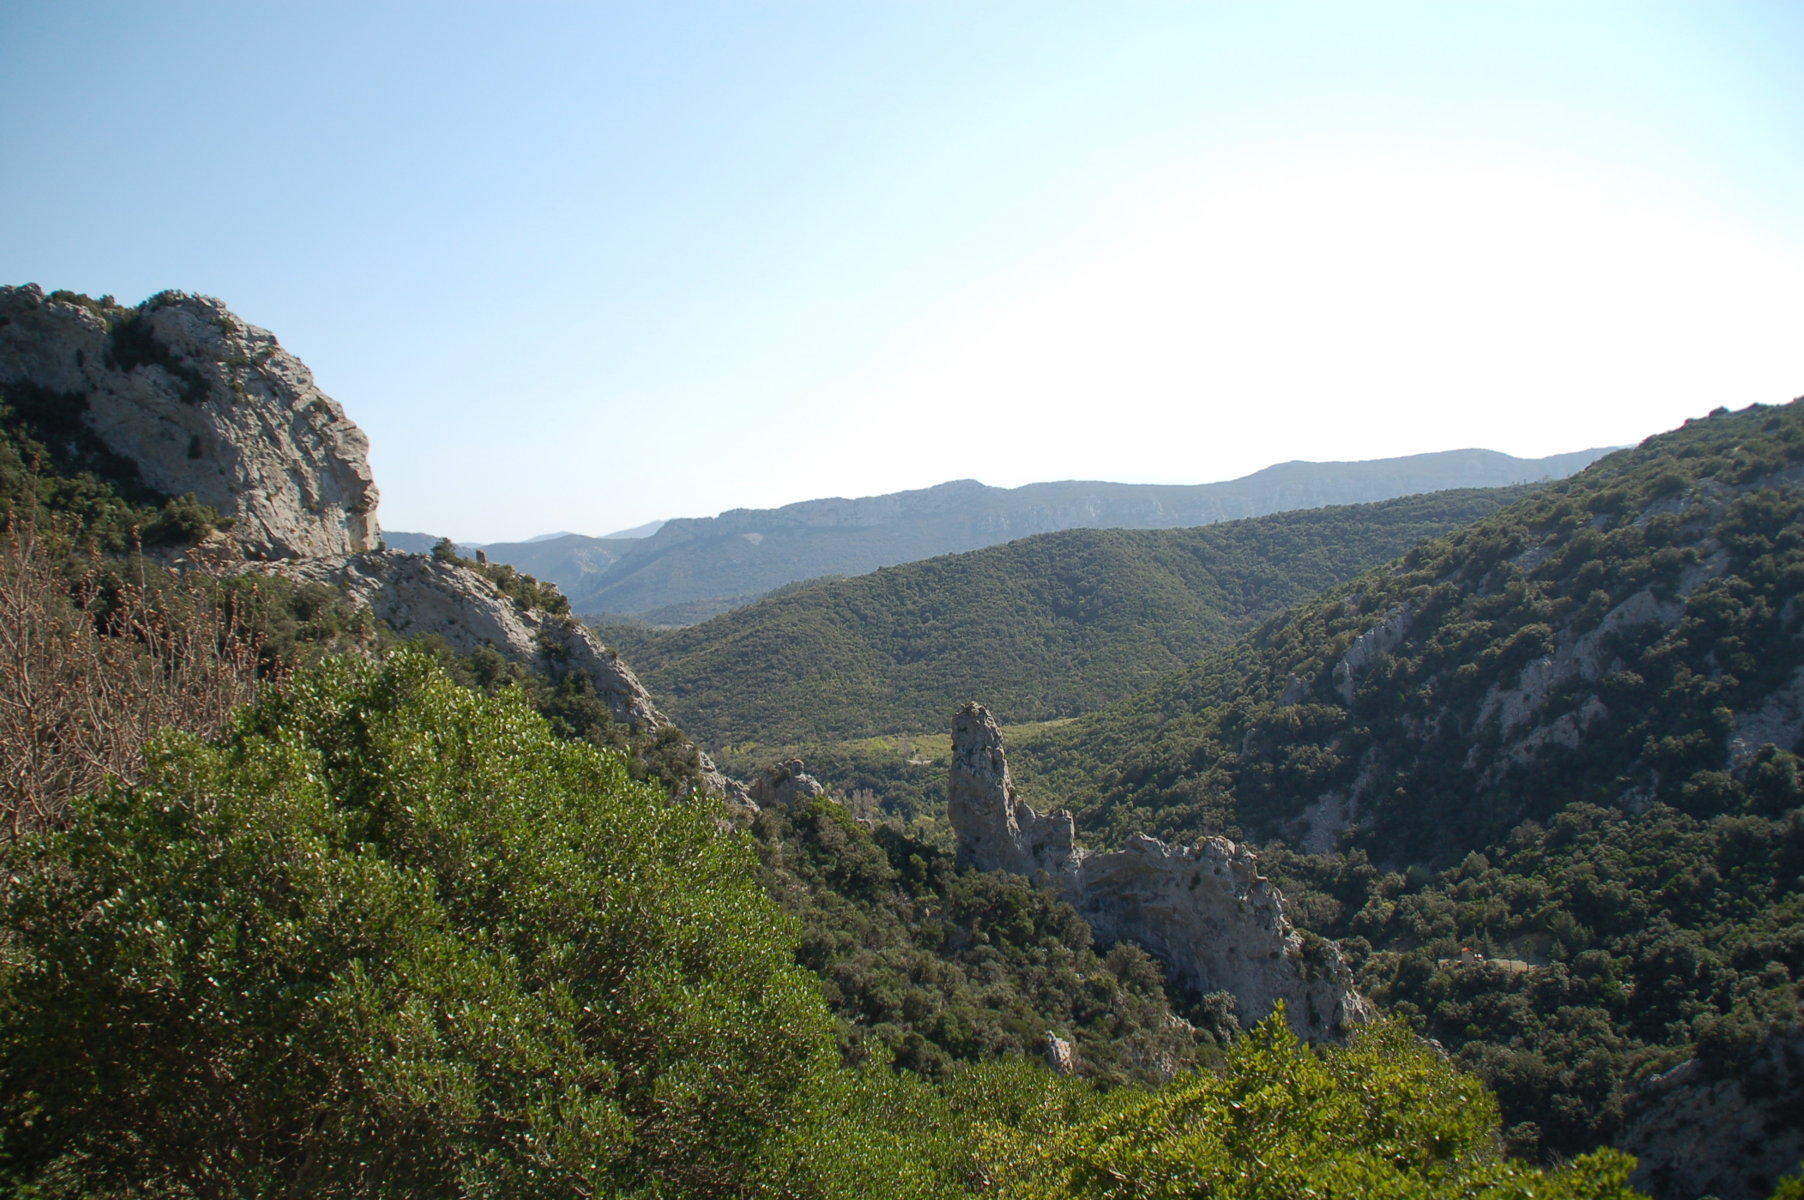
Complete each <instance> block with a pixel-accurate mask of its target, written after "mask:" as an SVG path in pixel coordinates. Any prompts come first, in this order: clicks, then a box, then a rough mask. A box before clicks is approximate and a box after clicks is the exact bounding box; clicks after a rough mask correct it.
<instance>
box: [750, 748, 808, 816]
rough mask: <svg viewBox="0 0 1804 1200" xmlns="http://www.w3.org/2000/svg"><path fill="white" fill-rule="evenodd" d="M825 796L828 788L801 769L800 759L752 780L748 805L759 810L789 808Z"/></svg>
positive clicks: (782, 764) (790, 760) (779, 764)
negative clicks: (750, 804) (754, 806)
mask: <svg viewBox="0 0 1804 1200" xmlns="http://www.w3.org/2000/svg"><path fill="white" fill-rule="evenodd" d="M826 794H827V789H826V788H825V787H823V786H821V781H820V780H818V779H816V778H815V777H814V776H812V775H810V774H808V773H806V772H805V771H803V770H802V760H801V759H799V758H792V759H789V760H788V761H786V762H780V763H776V764H774V765H772V766H768V767H766V768H764V770H763V772H762V773H761V774H760V775H759V776H758V778H756V779H754V780H752V784H751V788H750V789H749V798H750V799H751V802H752V803H753V804H756V805H757V806H758V807H759V808H770V807H772V806H775V807H777V808H788V807H789V806H790V805H792V804H796V803H798V802H800V801H805V800H812V799H814V798H815V797H817V796H825V795H826Z"/></svg>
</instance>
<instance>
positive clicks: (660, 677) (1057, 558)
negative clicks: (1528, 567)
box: [604, 488, 1526, 746]
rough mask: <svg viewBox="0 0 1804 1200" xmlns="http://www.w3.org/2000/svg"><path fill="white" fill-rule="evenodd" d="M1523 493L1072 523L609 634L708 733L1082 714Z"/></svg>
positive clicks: (686, 718) (727, 740) (840, 733)
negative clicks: (982, 713) (1170, 524)
mask: <svg viewBox="0 0 1804 1200" xmlns="http://www.w3.org/2000/svg"><path fill="white" fill-rule="evenodd" d="M1524 494H1526V491H1525V489H1522V488H1513V489H1512V488H1498V489H1485V490H1477V489H1469V490H1460V491H1448V492H1434V493H1431V494H1428V495H1423V496H1409V497H1405V498H1403V499H1400V500H1387V501H1383V502H1380V503H1377V504H1365V505H1352V506H1346V507H1339V508H1319V509H1310V510H1306V511H1301V512H1289V513H1280V514H1276V515H1273V516H1265V517H1254V518H1250V519H1248V520H1244V521H1228V522H1223V523H1220V524H1215V525H1209V526H1205V527H1202V528H1197V529H1171V530H1124V529H1114V530H1097V529H1081V530H1068V531H1066V532H1062V533H1049V534H1041V535H1038V536H1035V537H1029V538H1023V539H1021V540H1019V541H1015V542H1010V543H1008V544H1007V545H1003V546H994V547H990V548H988V549H984V550H976V551H972V552H970V553H968V554H955V555H948V556H945V557H941V558H935V559H929V560H927V561H925V562H918V563H909V564H906V565H904V566H899V567H890V568H885V569H883V570H879V571H876V572H873V573H871V574H869V575H862V576H859V577H857V578H853V579H840V580H828V581H823V582H821V583H818V584H813V585H798V586H797V587H796V588H794V589H793V590H791V591H790V592H789V593H788V594H785V595H782V596H779V597H774V598H772V599H769V600H765V601H762V602H760V603H758V604H754V605H750V606H748V607H746V608H743V609H738V610H735V611H734V612H731V613H727V614H724V615H722V616H720V617H716V618H715V619H713V620H711V621H707V622H704V623H703V624H701V625H696V626H692V627H690V628H687V629H677V630H669V631H665V632H659V633H652V634H649V635H647V634H643V633H640V634H635V633H634V632H633V631H620V630H612V629H610V630H606V631H604V632H606V633H608V634H610V635H613V634H621V635H623V637H624V640H623V642H622V644H623V648H624V650H625V651H626V653H627V655H628V657H629V658H630V659H631V660H632V662H633V665H634V667H635V669H636V670H637V671H638V672H639V675H640V678H641V679H643V680H644V681H645V683H646V684H647V686H648V687H650V688H651V690H652V692H653V693H654V694H655V695H656V696H658V698H659V701H660V703H661V704H663V705H664V706H665V707H666V708H667V709H668V710H669V711H670V712H671V713H672V714H673V716H675V718H676V719H677V720H678V721H680V722H681V723H682V724H683V726H684V728H686V729H687V730H688V731H689V732H690V733H691V734H692V735H694V736H695V737H696V738H697V739H698V740H700V741H701V742H702V743H703V744H704V745H709V746H721V745H725V744H731V743H746V742H751V743H758V744H763V745H772V744H776V745H782V744H785V743H794V742H800V741H804V740H841V739H847V738H857V737H868V736H873V735H877V734H883V733H891V732H895V731H898V730H903V731H913V730H938V729H940V728H941V726H942V725H943V723H944V722H945V720H946V719H947V714H948V713H950V712H951V710H952V708H953V707H954V706H955V705H956V704H957V702H958V701H960V700H963V699H968V698H970V697H972V696H981V697H984V698H986V702H988V703H993V704H995V705H997V706H998V707H1002V708H1004V709H1005V711H1008V712H1009V713H1010V714H1011V718H1012V719H1014V720H1020V721H1034V720H1045V719H1048V718H1055V717H1065V716H1071V715H1074V714H1077V713H1082V712H1087V711H1090V710H1092V709H1095V708H1099V707H1101V706H1102V705H1104V704H1106V703H1108V702H1110V701H1113V700H1116V699H1119V698H1121V697H1124V696H1127V695H1130V694H1132V693H1133V692H1135V691H1136V690H1138V689H1139V688H1141V687H1144V686H1145V685H1146V684H1148V683H1150V682H1151V681H1152V680H1154V679H1155V678H1157V677H1158V676H1159V675H1161V674H1163V673H1165V672H1168V671H1171V670H1174V669H1176V668H1178V667H1180V666H1182V665H1183V664H1185V663H1188V662H1191V661H1193V660H1195V659H1196V658H1198V657H1200V656H1201V655H1202V654H1203V653H1205V652H1206V651H1208V650H1210V649H1212V648H1214V647H1216V646H1220V645H1223V644H1225V643H1227V642H1228V641H1229V640H1230V639H1231V638H1233V637H1234V636H1235V635H1236V634H1238V633H1240V632H1243V631H1244V630H1246V629H1248V628H1250V627H1251V626H1252V625H1253V624H1255V623H1256V622H1258V621H1259V620H1262V619H1264V618H1265V617H1267V616H1269V615H1271V614H1273V613H1275V612H1277V611H1279V610H1280V609H1282V608H1284V607H1286V606H1287V605H1290V604H1294V603H1296V602H1298V601H1299V600H1302V599H1304V598H1306V597H1308V596H1311V595H1314V594H1315V593H1317V592H1319V591H1322V590H1323V589H1325V588H1327V587H1330V586H1332V585H1333V584H1335V583H1338V582H1340V581H1342V580H1344V579H1347V578H1349V577H1350V576H1352V575H1353V574H1356V573H1357V572H1359V571H1361V570H1363V569H1365V568H1366V567H1368V566H1370V565H1372V564H1374V563H1378V562H1383V561H1385V560H1387V559H1390V558H1393V557H1395V556H1396V555H1398V554H1401V553H1402V552H1403V551H1404V550H1406V549H1408V548H1409V547H1410V546H1413V545H1414V544H1416V543H1417V542H1419V541H1421V540H1423V539H1424V538H1428V537H1432V536H1434V535H1436V534H1439V533H1443V532H1445V531H1447V530H1449V529H1452V528H1455V527H1457V526H1459V525H1463V524H1465V523H1467V522H1469V521H1472V520H1476V519H1477V518H1478V517H1481V516H1483V515H1485V514H1487V513H1490V512H1493V511H1495V510H1496V509H1497V508H1499V507H1501V506H1502V505H1504V504H1506V503H1508V502H1510V501H1512V500H1515V499H1517V498H1519V497H1520V496H1522V495H1524Z"/></svg>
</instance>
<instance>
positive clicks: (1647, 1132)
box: [1615, 1025, 1804, 1200]
mask: <svg viewBox="0 0 1804 1200" xmlns="http://www.w3.org/2000/svg"><path fill="white" fill-rule="evenodd" d="M1615 1144H1616V1145H1617V1146H1618V1147H1619V1148H1621V1149H1623V1150H1626V1151H1628V1152H1629V1153H1630V1154H1633V1155H1634V1156H1635V1158H1636V1161H1637V1164H1638V1165H1637V1167H1636V1169H1635V1174H1634V1176H1633V1177H1632V1179H1631V1181H1630V1182H1632V1183H1633V1184H1634V1185H1635V1187H1637V1188H1640V1189H1641V1190H1643V1191H1646V1192H1648V1193H1649V1194H1650V1195H1653V1196H1655V1197H1657V1198H1658V1200H1681V1198H1688V1197H1691V1196H1704V1195H1712V1196H1717V1197H1720V1198H1721V1200H1760V1198H1761V1197H1764V1196H1768V1195H1770V1194H1772V1191H1773V1188H1774V1187H1775V1186H1776V1185H1777V1184H1778V1182H1779V1177H1780V1176H1781V1175H1784V1174H1786V1173H1787V1172H1790V1171H1792V1170H1794V1169H1795V1168H1796V1167H1797V1165H1798V1163H1799V1162H1801V1161H1804V1026H1796V1025H1794V1026H1790V1027H1788V1028H1781V1029H1775V1030H1768V1031H1767V1033H1766V1036H1764V1037H1763V1038H1762V1039H1761V1040H1760V1041H1759V1042H1758V1043H1757V1044H1756V1045H1755V1046H1753V1047H1752V1048H1751V1049H1750V1050H1749V1051H1748V1062H1747V1063H1746V1064H1745V1065H1743V1066H1741V1067H1739V1068H1738V1069H1737V1070H1735V1071H1733V1072H1731V1073H1724V1072H1720V1071H1712V1070H1711V1069H1710V1067H1709V1065H1708V1064H1706V1063H1705V1062H1703V1061H1701V1060H1699V1059H1695V1058H1693V1059H1687V1060H1686V1061H1685V1062H1683V1063H1680V1064H1679V1065H1678V1066H1676V1067H1674V1068H1673V1069H1672V1070H1670V1071H1668V1072H1666V1073H1665V1074H1664V1075H1661V1076H1658V1077H1657V1078H1655V1079H1653V1080H1651V1081H1650V1082H1648V1083H1647V1084H1645V1085H1643V1086H1642V1087H1641V1088H1639V1089H1638V1090H1637V1091H1636V1092H1635V1094H1634V1095H1632V1096H1631V1097H1630V1100H1629V1105H1628V1112H1627V1113H1626V1116H1625V1121H1624V1126H1623V1131H1622V1134H1621V1135H1620V1136H1619V1137H1618V1138H1617V1139H1616V1140H1615Z"/></svg>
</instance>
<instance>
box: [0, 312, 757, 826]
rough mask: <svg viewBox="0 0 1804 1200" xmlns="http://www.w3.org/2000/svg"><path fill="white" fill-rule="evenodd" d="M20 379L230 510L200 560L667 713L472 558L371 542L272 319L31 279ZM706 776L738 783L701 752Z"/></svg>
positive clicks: (69, 416)
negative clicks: (311, 589)
mask: <svg viewBox="0 0 1804 1200" xmlns="http://www.w3.org/2000/svg"><path fill="white" fill-rule="evenodd" d="M24 393H29V394H30V396H31V398H32V400H33V402H34V404H35V405H36V407H37V408H39V409H43V410H46V411H51V412H53V413H54V415H55V417H56V418H57V420H55V421H54V422H52V424H54V425H56V426H57V427H58V428H61V429H64V430H67V431H70V432H71V434H73V433H74V432H76V431H83V432H85V434H87V435H91V436H92V437H93V438H96V439H98V441H99V442H100V443H101V444H102V445H103V446H104V447H105V449H106V450H107V451H108V452H109V453H110V454H111V455H113V456H115V457H116V459H117V460H121V461H123V462H124V463H125V464H127V469H128V471H129V472H135V475H136V478H135V479H134V480H133V481H132V482H134V483H136V484H138V485H141V486H142V487H144V488H147V489H149V490H151V491H152V492H158V493H162V494H165V495H170V496H179V495H184V494H192V495H194V497H195V498H196V499H198V500H200V501H202V502H204V503H206V504H210V505H212V506H213V507H214V508H215V509H217V510H218V511H219V513H220V515H221V516H223V517H227V518H230V519H231V524H230V527H229V530H228V531H227V533H226V536H225V537H224V538H223V539H221V540H220V542H219V544H212V545H209V547H208V549H209V551H210V553H209V554H208V555H207V557H208V558H209V560H210V561H213V562H215V563H216V564H218V563H219V560H220V559H222V558H223V559H225V560H227V561H226V563H225V564H222V565H226V566H228V567H229V566H230V560H231V559H234V558H241V559H245V560H248V561H245V562H243V563H241V564H240V565H239V566H238V567H237V568H236V569H242V570H254V571H263V572H266V573H272V574H282V575H286V576H290V577H293V578H298V579H308V580H313V581H317V582H320V583H325V584H328V585H331V586H333V587H335V588H337V589H339V590H341V591H342V592H344V593H345V594H346V595H347V596H349V597H351V598H352V599H354V600H356V601H358V602H359V603H361V604H364V605H366V606H368V607H369V608H370V609H372V610H373V611H374V612H375V613H376V615H377V616H378V617H380V618H381V619H382V620H383V621H384V622H386V623H387V624H388V626H389V627H390V628H391V629H393V630H394V631H395V632H396V633H398V634H399V635H401V636H403V637H412V636H416V635H420V634H436V635H438V636H439V637H442V638H443V639H444V640H445V642H446V643H447V644H449V645H450V646H451V647H452V648H453V649H454V650H457V651H459V652H462V653H468V652H470V651H472V650H475V649H477V648H479V647H482V646H491V647H493V648H494V649H495V650H497V651H499V652H500V653H502V654H504V655H506V656H507V657H508V658H510V659H513V660H515V661H519V662H523V663H527V664H529V665H530V666H531V667H533V668H534V669H535V670H538V671H541V672H543V673H547V674H550V675H553V676H561V675H563V674H566V673H570V672H577V673H580V674H582V675H585V676H587V677H588V679H589V680H590V682H591V683H593V684H594V687H595V692H596V694H597V695H598V696H599V697H600V698H601V700H602V701H603V702H605V703H606V704H607V705H608V707H609V708H610V709H611V711H612V712H613V715H614V718H615V719H616V720H618V721H620V722H621V723H622V724H625V725H629V726H631V727H632V728H633V729H635V730H637V731H639V732H641V733H655V732H657V731H658V730H660V729H662V728H664V727H665V726H666V725H668V724H669V722H668V721H667V720H666V719H665V717H664V715H663V714H662V713H661V712H660V711H659V710H658V708H657V706H656V705H654V704H653V703H652V701H651V698H650V697H649V696H648V695H647V694H646V692H645V689H644V688H643V687H641V686H640V685H639V681H638V679H637V678H635V677H634V675H633V672H632V671H631V670H630V669H628V667H627V666H626V664H625V663H623V662H621V661H620V659H619V656H618V655H616V654H615V653H614V652H613V651H611V650H609V649H608V648H607V647H605V646H603V645H602V644H601V643H600V642H599V641H597V640H596V638H595V637H594V636H593V635H592V634H591V633H590V632H589V631H588V630H587V629H585V628H584V627H583V626H582V625H581V624H579V623H578V622H576V621H575V620H573V619H571V618H569V617H567V616H561V615H554V614H550V613H545V612H542V611H537V610H534V609H530V608H527V607H525V606H522V605H520V604H518V603H516V602H515V601H514V600H512V599H510V598H509V597H507V596H506V595H503V594H502V592H501V589H500V588H498V587H497V586H496V585H495V584H494V583H493V582H491V581H490V580H489V579H487V578H485V577H484V576H483V575H482V574H481V573H479V572H478V571H474V570H471V569H470V568H468V567H466V566H463V565H461V564H459V563H456V562H442V561H438V560H436V559H434V558H432V557H429V556H426V555H418V554H402V553H398V552H393V551H382V550H379V549H378V529H377V524H376V501H377V492H376V485H375V482H374V480H373V479H372V478H371V474H370V466H369V459H368V451H369V442H368V439H367V438H365V436H364V434H363V431H362V430H361V429H359V428H358V427H357V426H356V425H355V424H354V423H352V421H351V420H350V419H349V418H348V417H347V416H345V413H344V410H343V409H342V408H340V407H339V405H338V404H337V403H336V402H335V401H334V400H332V399H331V398H330V397H329V396H327V395H325V394H324V393H323V392H321V391H320V390H319V388H318V387H317V386H315V384H314V382H313V375H312V373H311V372H310V371H308V369H307V367H306V366H305V365H304V364H303V363H302V362H301V361H300V360H299V359H297V358H295V357H294V356H293V355H291V354H289V353H288V352H287V351H285V350H283V349H282V348H281V346H280V345H279V344H278V343H277V342H276V339H275V337H274V335H272V334H271V333H269V332H268V331H267V330H263V329H259V328H257V327H256V326H254V325H248V324H246V323H245V322H243V321H241V320H239V319H238V318H237V317H235V316H234V315H233V314H232V313H231V311H230V310H228V309H227V308H226V306H225V305H224V304H222V303H220V302H219V301H218V300H214V299H211V298H210V297H206V296H191V295H188V294H187V293H184V292H163V293H161V294H159V295H157V296H153V297H152V298H151V299H149V300H147V301H145V302H144V303H143V304H141V305H138V306H137V307H135V308H126V307H122V306H120V305H117V304H113V303H112V302H111V301H110V300H98V301H97V300H92V299H90V298H88V297H86V296H77V295H74V294H73V293H67V292H55V293H52V294H50V295H48V296H46V295H45V294H44V292H43V291H42V290H41V289H40V288H38V287H36V286H35V285H27V286H24V287H0V394H6V395H11V396H17V395H20V394H24ZM701 764H702V768H703V771H702V773H703V777H704V779H705V781H706V783H707V785H708V786H709V787H711V788H713V789H714V790H716V791H719V792H721V793H722V794H723V795H726V796H728V797H729V798H730V799H743V797H744V789H743V788H740V787H739V786H738V785H737V784H734V783H733V782H731V781H730V780H727V779H726V778H725V777H724V776H722V775H721V774H720V773H719V772H718V771H717V770H715V769H714V766H713V764H712V763H711V762H709V761H708V760H707V758H706V756H705V755H703V756H701Z"/></svg>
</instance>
